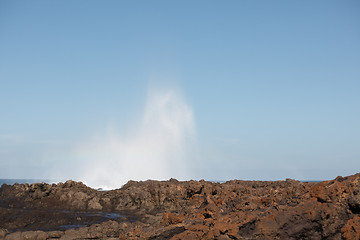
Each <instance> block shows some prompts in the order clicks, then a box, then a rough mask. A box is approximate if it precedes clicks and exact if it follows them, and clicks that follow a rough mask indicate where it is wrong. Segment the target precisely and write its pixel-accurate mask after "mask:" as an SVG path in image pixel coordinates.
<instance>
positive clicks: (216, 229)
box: [0, 174, 360, 239]
mask: <svg viewBox="0 0 360 240" xmlns="http://www.w3.org/2000/svg"><path fill="white" fill-rule="evenodd" d="M359 196H360V174H356V175H352V176H348V177H337V178H336V179H334V180H331V181H323V182H318V183H313V182H300V181H296V180H292V179H287V180H285V181H276V182H271V181H241V180H232V181H228V182H226V183H217V182H207V181H204V180H201V181H185V182H181V181H177V180H175V179H171V180H169V181H150V180H149V181H145V182H135V181H129V182H128V183H127V184H125V185H124V186H123V187H122V188H120V189H116V190H112V191H96V190H94V189H92V188H89V187H87V186H86V185H84V184H83V183H81V182H74V181H67V182H65V183H59V184H52V185H50V184H45V183H37V184H30V185H29V184H14V185H6V184H4V185H3V186H2V187H1V188H0V239H360V197H359Z"/></svg>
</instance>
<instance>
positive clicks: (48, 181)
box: [0, 179, 55, 186]
mask: <svg viewBox="0 0 360 240" xmlns="http://www.w3.org/2000/svg"><path fill="white" fill-rule="evenodd" d="M41 182H45V183H54V182H55V181H53V180H49V179H0V186H2V185H3V184H8V185H12V184H14V183H20V184H22V183H29V184H31V183H41Z"/></svg>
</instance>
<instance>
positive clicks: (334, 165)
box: [0, 1, 360, 181]
mask: <svg viewBox="0 0 360 240" xmlns="http://www.w3.org/2000/svg"><path fill="white" fill-rule="evenodd" d="M359 11H360V3H359V2H358V1H106V2H104V1H1V2H0V123H1V124H0V178H42V177H47V178H54V177H56V178H73V179H78V180H82V176H83V175H81V174H78V173H79V172H81V169H82V166H84V165H86V164H88V165H93V163H94V162H96V161H97V158H102V155H106V154H109V152H114V151H115V150H114V149H119V148H121V147H120V145H121V146H122V148H121V149H122V150H116V151H118V152H116V153H114V154H113V155H112V156H111V157H110V158H111V159H113V160H111V161H116V159H117V158H121V159H120V160H119V161H125V162H126V161H130V162H131V161H134V160H132V158H135V157H136V158H141V157H144V158H145V156H146V155H147V154H150V155H153V158H149V159H150V160H149V159H148V160H141V161H140V160H139V162H136V164H135V165H136V166H137V167H138V168H139V169H141V166H142V165H143V164H142V163H143V162H146V161H148V162H149V161H155V163H154V165H157V166H159V165H163V164H165V162H166V164H168V165H174V164H175V162H178V161H183V162H184V164H183V165H184V166H183V167H184V169H183V170H181V173H178V172H177V173H176V174H175V173H174V169H173V170H172V171H170V170H169V171H170V172H171V173H174V174H175V175H176V176H178V177H179V178H184V179H188V178H195V179H200V178H205V179H208V180H216V179H220V180H227V179H233V178H238V179H264V180H270V179H271V180H275V179H284V178H286V177H289V178H296V179H329V178H334V177H336V176H337V175H350V174H354V173H356V172H359V171H360V167H359V163H358V162H359V158H360V146H359V145H360V138H359V136H360V127H359V122H360V111H359V106H360V94H359V92H360V67H359V66H360V44H359V43H360V24H359V23H360V15H359ZM159 99H160V100H159ZM161 99H163V100H164V99H167V100H164V101H167V102H166V104H168V105H166V106H167V107H166V108H162V107H158V108H156V110H155V111H154V113H153V114H157V115H156V116H155V115H154V116H153V115H151V114H150V115H151V117H150V118H151V119H153V120H151V122H152V124H155V125H156V127H153V126H150V127H149V126H148V125H146V124H145V122H146V121H145V120H144V119H146V118H147V117H146V116H148V115H146V112H147V111H150V110H149V109H154V106H160V105H161V104H159V101H160V102H161V101H162V100H161ZM151 104H154V106H153V105H151ZM168 107H169V108H168ZM169 109H170V110H169ZM187 113H189V118H186V119H185V118H183V116H184V114H185V115H186V114H187ZM160 115H161V116H162V117H163V118H161V117H160ZM190 115H191V116H190ZM169 116H171V117H169ZM141 119H142V120H141ZM154 119H157V120H154ZM161 119H162V120H161ZM164 119H167V120H169V121H170V123H171V124H173V125H176V126H177V128H176V129H177V130H176V134H175V132H171V134H173V135H171V134H170V132H169V131H170V130H169V129H170V128H166V127H164V126H163V125H164V124H165V122H164V121H165V120H164ZM143 120H144V121H143ZM163 120H164V121H163ZM167 120H166V121H167ZM145 125H146V126H147V127H145ZM155 125H154V126H155ZM165 125H166V124H165ZM139 126H141V127H139ZM139 129H148V130H141V131H140V130H139ZM149 129H152V130H153V131H150V130H149ZM154 129H157V130H156V131H155V130H154ZM172 130H174V128H172ZM172 130H171V131H172ZM174 131H175V130H174ZM158 132H161V133H162V134H159V135H156V134H157V133H158ZM180 132H181V133H180ZM169 134H170V135H171V136H172V137H171V140H169V139H167V137H169V136H170V135H169ZM135 135H136V137H135ZM155 135H156V136H155ZM111 136H112V137H111ZM144 136H146V139H147V138H149V139H152V138H153V139H157V138H156V137H159V136H161V137H159V139H161V140H159V139H158V140H156V141H160V142H164V143H167V144H170V145H169V146H171V147H169V146H168V145H166V146H165V145H162V146H163V147H162V148H161V149H162V150H159V151H158V152H156V151H155V150H154V151H155V152H154V151H153V150H151V149H147V150H146V151H145V152H144V154H143V155H144V156H141V157H140V156H138V155H137V153H136V154H135V155H134V153H131V154H130V155H126V156H125V155H124V154H123V152H127V151H129V148H131V149H133V147H134V146H136V147H134V149H136V152H141V151H142V150H141V149H143V146H142V145H141V144H145V145H148V144H147V142H146V141H145V142H144V141H142V140H139V139H144V138H145V137H144ZM164 136H166V137H164ZM189 136H191V137H189ZM110 138H111V139H116V140H114V141H112V140H111V141H110V140H109V139H110ZM189 138H191V140H189ZM154 141H155V140H154ZM111 142H112V143H114V142H115V143H116V144H114V146H115V147H114V149H112V150H109V149H108V145H107V144H111ZM129 142H131V144H130V143H129ZM90 143H91V144H90ZM95 143H97V145H96V144H95ZM89 144H90V145H91V146H93V145H94V144H95V145H96V146H98V147H96V149H97V150H96V152H97V154H95V153H94V152H93V150H94V149H95V148H94V147H88V148H89V149H87V150H86V147H84V146H88V145H89ZM100 145H101V146H100ZM140 145H141V146H140ZM176 146H181V147H180V148H179V149H181V151H180V150H179V149H178V148H176ZM173 147H174V149H177V150H176V151H175V150H174V152H171V151H172V150H169V149H173ZM79 149H81V150H79ZM100 149H102V150H100ZM159 149H160V147H159ZM164 149H166V151H165V150H164ZM164 151H165V152H166V154H165V153H164ZM79 152H88V153H87V154H80V155H81V157H79ZM120 152H121V153H120ZM180 152H186V153H187V154H186V156H185V155H184V156H183V158H179V159H177V157H175V156H178V155H179V153H180ZM164 154H165V155H166V157H164V156H165V155H164ZM109 155H111V154H109ZM160 155H161V156H160ZM95 156H96V157H95ZM157 157H159V158H163V160H164V161H162V162H156V160H151V159H156V158H157ZM89 159H91V160H89ZM174 159H176V160H174ZM98 161H99V162H100V163H102V164H103V165H110V166H111V165H112V164H113V163H110V162H111V161H110V160H106V157H104V158H103V159H102V160H100V159H99V160H98ZM175 165H176V164H175ZM64 166H66V167H64ZM121 166H122V165H121ZM121 166H120V165H119V166H116V167H118V168H121ZM67 168H71V169H75V170H73V171H71V170H68V169H67ZM91 169H92V168H89V169H88V171H90V172H91V171H92V170H91ZM106 169H107V168H105V170H104V171H106ZM124 171H126V170H124ZM129 171H130V170H129ZM132 171H136V169H135V168H134V169H133V170H132ZM152 171H154V172H156V169H152ZM164 171H166V169H165V170H164ZM54 172H56V174H55V173H54ZM140 172H141V171H140ZM175 172H176V171H175ZM182 173H184V174H182ZM101 176H102V175H101V174H99V178H101ZM164 176H165V175H164ZM129 177H131V175H129ZM150 177H153V178H162V175H161V174H160V175H159V176H157V175H156V173H155V174H154V175H151V176H150ZM135 178H139V179H142V178H143V177H142V175H137V176H136V177H135ZM119 181H120V180H119Z"/></svg>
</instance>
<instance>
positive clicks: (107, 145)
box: [77, 90, 195, 189]
mask: <svg viewBox="0 0 360 240" xmlns="http://www.w3.org/2000/svg"><path fill="white" fill-rule="evenodd" d="M136 124H137V127H136V129H135V130H134V131H133V132H131V134H129V136H127V137H125V136H120V135H118V134H115V133H111V134H109V135H108V136H106V137H105V138H101V139H97V140H95V141H91V142H87V143H85V144H82V145H81V146H80V147H79V149H78V151H77V154H78V157H79V156H80V157H81V158H83V159H86V161H87V162H86V164H85V168H84V169H82V170H81V172H82V174H81V175H82V176H80V178H79V179H81V180H82V181H83V182H85V183H86V184H87V185H89V186H91V187H94V188H99V187H101V188H104V189H114V188H118V187H121V186H122V185H123V184H124V183H126V182H127V181H128V180H147V179H156V180H162V179H169V178H178V179H186V178H188V169H187V164H186V162H187V161H188V157H189V154H190V152H191V151H189V149H191V148H192V147H191V146H192V144H193V141H194V135H195V134H194V132H195V129H194V119H193V113H192V109H191V108H190V107H189V105H188V104H187V103H186V102H185V100H184V99H183V98H182V97H181V96H180V95H179V93H178V92H176V91H174V90H166V91H159V90H157V91H155V90H153V91H150V92H149V94H148V98H147V101H146V105H145V109H144V114H143V117H142V119H141V120H140V121H139V123H136Z"/></svg>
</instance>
